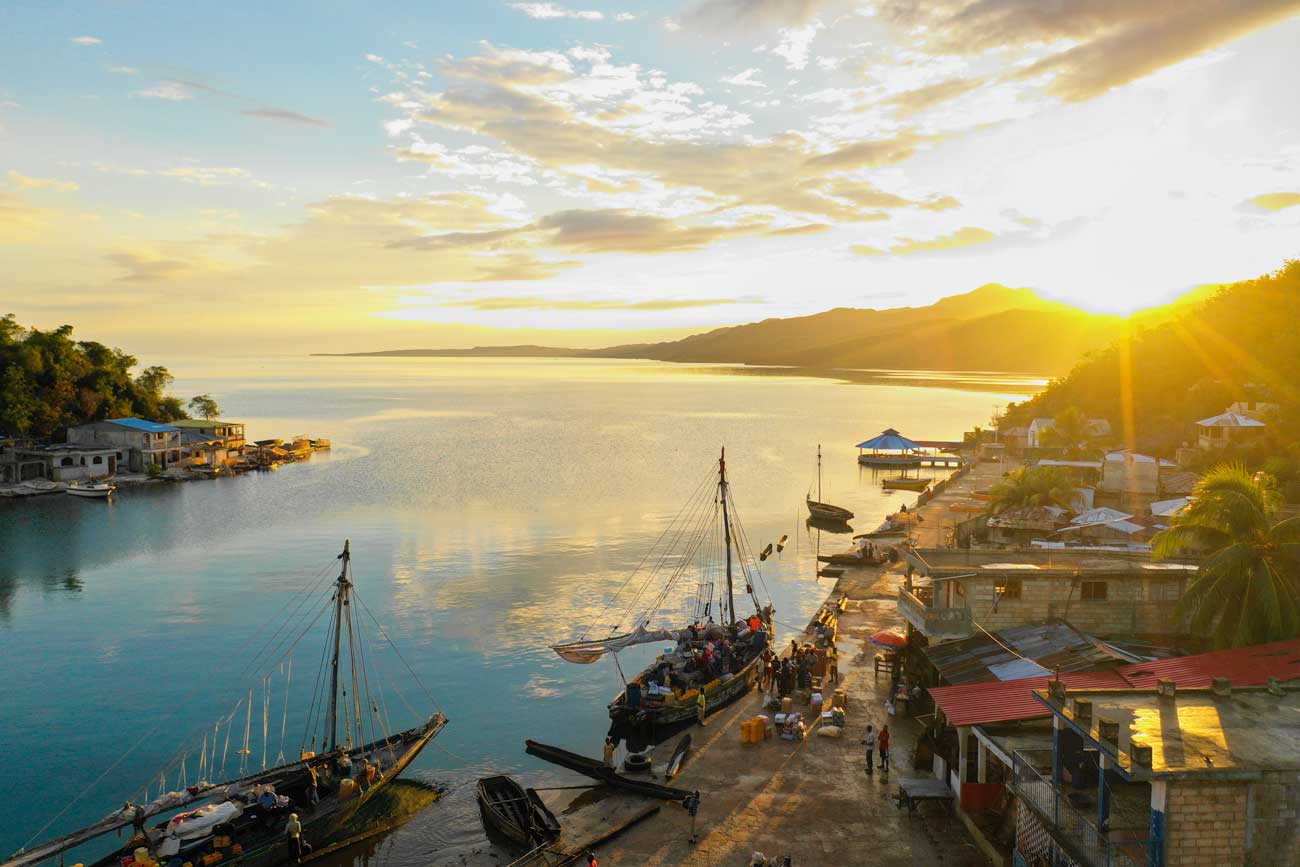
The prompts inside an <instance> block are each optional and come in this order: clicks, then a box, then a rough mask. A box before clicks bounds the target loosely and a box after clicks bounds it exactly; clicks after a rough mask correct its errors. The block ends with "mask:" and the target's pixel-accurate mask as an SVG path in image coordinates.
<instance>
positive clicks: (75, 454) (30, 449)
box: [14, 443, 117, 482]
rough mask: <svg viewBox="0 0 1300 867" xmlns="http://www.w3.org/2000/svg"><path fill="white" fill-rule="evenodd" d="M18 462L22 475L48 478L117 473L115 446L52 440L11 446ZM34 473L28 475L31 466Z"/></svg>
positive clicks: (72, 479)
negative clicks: (50, 442)
mask: <svg viewBox="0 0 1300 867" xmlns="http://www.w3.org/2000/svg"><path fill="white" fill-rule="evenodd" d="M14 451H15V456H16V459H17V461H18V463H19V464H20V465H21V466H22V467H23V468H24V469H26V471H27V472H26V474H25V476H24V478H22V479H15V480H14V481H30V480H31V479H34V478H35V479H46V480H47V481H51V482H75V481H79V480H81V479H98V478H105V477H107V476H115V475H117V450H116V449H114V448H111V447H107V446H95V445H76V444H72V443H56V444H54V445H40V446H26V447H19V448H16V449H15V450H14ZM33 469H35V470H36V474H35V475H32V474H31V473H32V470H33Z"/></svg>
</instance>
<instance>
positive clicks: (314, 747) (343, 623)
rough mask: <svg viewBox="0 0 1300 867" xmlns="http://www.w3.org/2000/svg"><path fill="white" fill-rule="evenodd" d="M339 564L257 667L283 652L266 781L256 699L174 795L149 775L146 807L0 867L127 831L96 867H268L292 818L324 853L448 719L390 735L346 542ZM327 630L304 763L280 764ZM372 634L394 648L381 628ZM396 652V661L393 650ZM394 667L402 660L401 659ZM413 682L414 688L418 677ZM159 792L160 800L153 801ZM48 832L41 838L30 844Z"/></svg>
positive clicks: (299, 597) (265, 688)
mask: <svg viewBox="0 0 1300 867" xmlns="http://www.w3.org/2000/svg"><path fill="white" fill-rule="evenodd" d="M336 559H337V560H339V561H341V565H340V569H339V573H338V577H337V578H336V579H335V580H334V581H332V582H330V584H329V585H328V586H329V593H328V594H327V595H326V594H322V595H321V598H322V599H323V600H324V604H312V602H311V600H312V598H313V597H314V596H316V595H317V593H318V592H319V590H320V582H321V581H323V580H324V577H325V575H324V570H322V571H321V572H319V573H317V575H318V577H317V578H316V579H314V580H313V582H311V584H310V585H309V587H307V588H304V589H303V590H300V591H299V592H298V594H295V597H294V599H293V600H291V602H296V605H295V607H294V609H293V611H292V612H291V613H290V614H289V615H288V616H287V617H286V622H285V623H284V624H281V625H280V627H279V628H278V629H276V630H275V631H274V634H273V635H272V636H271V637H270V638H269V639H267V643H266V644H265V645H264V646H263V648H262V651H260V652H259V653H258V654H257V657H255V659H256V658H260V657H261V655H262V653H263V652H265V651H266V650H267V649H268V648H272V647H274V648H277V649H279V650H281V651H282V653H281V655H280V658H279V659H274V658H272V661H271V662H270V663H269V664H268V665H267V666H266V667H265V668H264V669H263V671H264V674H263V676H262V678H261V687H262V697H261V702H260V703H261V716H262V725H261V728H262V745H261V768H260V769H259V770H253V769H252V768H251V767H250V766H251V765H253V764H254V759H253V754H254V752H255V750H254V747H255V746H256V744H255V743H253V738H252V730H253V716H254V710H253V706H254V703H255V702H256V696H255V694H254V690H252V689H250V690H249V691H248V692H247V694H246V695H244V696H241V698H240V699H239V701H238V702H237V703H236V704H235V707H234V710H232V711H231V712H230V713H228V714H226V715H224V716H222V717H220V718H219V719H218V720H217V721H216V723H215V724H213V725H212V726H210V727H209V726H205V727H204V730H203V737H202V741H201V743H197V742H196V743H194V744H192V745H191V747H190V748H189V749H187V750H186V751H185V752H182V753H181V754H179V755H178V756H177V759H176V760H175V762H174V764H173V765H172V766H171V772H172V773H174V774H175V778H174V786H173V784H172V783H170V782H169V780H168V771H167V770H164V771H163V772H162V773H161V774H156V773H155V774H151V775H150V777H149V779H150V780H151V782H148V783H146V784H145V786H144V787H143V788H142V789H141V790H139V792H140V794H142V795H143V797H142V798H141V799H140V801H139V803H132V802H127V803H126V804H125V805H124V806H122V807H121V808H119V809H116V810H114V811H113V812H111V813H109V814H108V815H107V816H105V817H104V818H103V819H101V820H99V821H98V822H95V823H94V824H91V825H88V826H86V827H84V828H81V829H79V830H76V831H72V832H70V833H67V834H64V835H62V836H60V837H56V838H54V839H51V840H48V841H46V842H44V843H41V844H39V845H36V846H32V847H31V848H27V847H26V846H25V847H24V848H23V849H21V850H19V851H18V852H16V853H14V854H13V855H12V856H10V858H9V859H8V860H5V861H3V862H0V867H35V865H37V864H40V863H42V862H45V861H49V860H51V859H54V858H59V859H60V863H62V861H63V858H62V856H63V855H64V853H66V852H69V851H70V850H72V849H75V848H78V847H80V846H83V845H86V844H89V843H92V842H93V841H95V840H97V839H98V838H101V837H103V836H104V835H107V834H110V833H113V832H119V833H120V832H121V830H122V829H124V828H132V829H133V830H134V834H133V836H132V838H131V839H130V841H129V842H128V843H127V844H126V845H125V846H119V847H115V848H114V850H113V851H112V852H110V853H109V854H107V855H104V856H103V857H101V858H99V859H98V860H96V861H91V862H89V863H90V867H119V865H124V867H151V865H167V864H172V863H175V864H181V863H186V862H188V863H190V864H193V865H195V867H199V865H212V864H215V863H216V862H218V861H220V862H221V864H222V865H227V864H239V865H241V867H270V865H274V864H279V863H282V862H286V861H290V860H292V859H293V857H294V854H295V853H293V852H291V851H290V845H291V844H290V842H289V839H288V837H287V836H286V833H285V825H286V820H288V818H289V816H290V815H291V814H296V815H297V816H298V821H299V823H300V825H301V836H302V838H305V839H306V840H308V841H317V842H319V841H321V840H324V839H326V838H328V837H329V835H330V834H332V833H333V832H335V831H337V830H338V829H339V828H340V827H341V826H342V825H343V824H344V823H345V822H347V820H348V819H350V818H351V817H352V816H353V815H355V814H356V813H357V811H358V810H360V809H361V808H362V807H363V806H365V805H366V803H368V802H369V801H370V800H371V799H372V798H374V796H375V795H376V794H377V793H378V792H380V791H381V790H383V788H384V787H385V786H387V785H388V784H389V783H391V782H392V781H393V780H395V779H396V778H397V776H398V775H399V774H401V773H402V771H403V770H405V769H406V767H407V766H408V765H409V764H410V763H411V762H412V761H413V760H414V759H415V757H416V756H418V755H419V754H420V751H421V750H423V749H424V747H425V746H427V745H428V743H429V742H430V741H431V740H433V738H435V737H436V736H437V735H438V733H439V732H440V731H441V730H442V728H443V726H445V725H446V723H447V718H446V717H445V716H444V715H443V714H442V713H441V712H440V711H435V712H434V713H432V714H431V715H430V716H429V717H428V718H427V719H425V720H424V722H422V723H421V724H419V725H417V726H415V727H413V728H408V729H406V730H404V731H396V732H393V731H391V727H390V726H389V718H388V712H387V707H386V702H385V699H384V695H383V691H382V690H381V689H376V690H374V691H372V689H371V686H372V682H373V683H374V684H375V685H376V686H377V685H378V677H377V675H376V673H375V672H371V671H369V669H368V667H367V666H366V660H367V654H368V653H369V652H370V651H369V650H367V647H366V637H365V635H364V632H363V630H362V629H361V623H360V622H358V621H359V617H358V615H357V612H356V608H357V607H361V608H362V609H363V610H364V611H366V613H367V614H369V609H366V608H365V604H364V603H363V602H361V600H360V598H359V597H358V596H357V595H356V592H355V588H354V586H353V583H352V568H351V551H350V546H349V545H348V544H347V543H344V546H343V553H341V554H339V555H338V557H337V558H336ZM287 607H288V606H286V608H287ZM370 618H371V620H374V615H373V614H370ZM322 619H325V622H326V624H327V625H326V630H327V633H326V644H325V648H324V651H323V652H321V653H319V654H313V655H316V656H319V657H320V658H321V664H320V669H319V671H318V672H317V674H316V679H315V684H316V686H315V688H314V689H313V695H312V696H311V702H310V709H309V710H308V711H307V721H306V728H305V730H304V732H303V738H302V742H301V744H300V747H299V749H298V751H297V758H296V759H294V760H292V761H285V758H284V747H285V744H284V738H285V729H286V724H287V721H288V718H289V716H288V707H289V701H290V696H289V686H290V682H291V678H292V673H293V668H292V665H293V657H292V653H293V650H294V648H295V647H296V646H297V645H298V643H299V641H301V639H302V638H304V637H305V636H306V635H307V634H308V633H309V632H310V631H311V630H312V629H313V627H315V625H316V624H317V623H318V622H320V621H321V620H322ZM294 620H297V622H298V625H299V626H302V624H303V623H304V622H306V625H305V628H301V629H299V630H298V631H297V632H296V634H295V632H285V631H284V628H285V626H287V625H288V623H289V622H290V621H294ZM374 623H375V626H376V628H377V629H378V631H379V633H380V634H381V636H382V637H383V639H384V640H385V641H388V636H387V635H386V634H385V633H384V632H383V628H382V627H381V626H379V624H378V621H377V620H374ZM388 643H389V644H390V645H391V642H388ZM393 649H394V651H396V647H394V648H393ZM397 656H398V657H399V658H400V656H401V654H400V652H398V653H397ZM403 662H404V661H403ZM286 666H287V673H286V674H285V682H284V697H283V702H284V708H283V720H282V721H281V725H280V744H279V747H278V752H277V753H276V757H275V759H274V762H275V764H274V765H273V766H270V767H268V764H269V763H270V762H271V761H272V760H271V759H270V758H269V757H270V755H271V750H272V749H275V747H274V745H272V744H271V743H270V737H271V731H272V727H271V725H270V718H271V717H270V709H271V704H272V700H273V699H272V694H271V693H272V691H271V678H272V675H273V674H274V673H275V672H276V671H277V670H279V671H281V672H285V671H286ZM408 670H409V666H408ZM411 675H412V676H413V677H414V672H413V671H411ZM417 680H418V678H417ZM178 700H182V699H181V697H178ZM240 717H242V719H240ZM241 728H242V730H243V736H242V746H240V741H239V739H236V740H235V742H234V744H233V746H234V750H232V749H231V747H232V743H231V740H232V738H231V735H232V730H234V731H236V732H237V731H238V730H239V729H241ZM195 740H196V741H198V738H197V737H196V738H195ZM128 752H129V751H128ZM232 754H233V755H232ZM123 758H125V756H123ZM194 759H197V766H196V767H193V766H192V765H191V762H192V761H193V760H194ZM120 761H121V759H119V762H120ZM115 765H116V763H115ZM228 765H237V767H233V768H231V770H233V771H234V775H233V776H230V775H228V773H227V766H228ZM191 767H193V770H194V777H193V779H192V782H191V778H190V776H189V771H190V768H191ZM123 773H126V772H123ZM155 784H156V791H157V794H156V796H155V797H153V798H152V799H150V797H149V796H150V793H151V792H153V791H155ZM83 794H84V790H83ZM68 806H69V807H70V806H71V804H69V805H68ZM66 810H67V807H65V808H64V810H63V811H61V812H59V813H57V814H55V816H54V818H52V819H51V820H49V821H48V822H47V823H46V828H48V827H49V826H50V825H52V824H53V823H54V822H56V821H57V820H58V819H59V818H60V817H61V816H62V815H63V814H64V812H66ZM150 820H154V824H153V825H149V822H150ZM44 831H45V828H42V829H41V830H40V831H38V832H37V833H36V835H33V838H35V837H36V836H39V835H40V834H41V833H43V832H44ZM28 845H30V841H29V844H28Z"/></svg>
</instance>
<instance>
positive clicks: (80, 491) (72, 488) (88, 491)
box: [64, 485, 117, 500]
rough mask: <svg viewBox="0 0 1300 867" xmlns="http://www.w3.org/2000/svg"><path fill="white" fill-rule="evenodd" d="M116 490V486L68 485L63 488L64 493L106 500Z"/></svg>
mask: <svg viewBox="0 0 1300 867" xmlns="http://www.w3.org/2000/svg"><path fill="white" fill-rule="evenodd" d="M116 490H117V488H114V487H112V486H109V487H103V488H98V487H96V488H81V487H77V486H76V485H69V486H68V487H67V488H66V489H64V493H67V494H71V495H72V496H74V497H85V498H87V499H91V500H107V499H108V498H109V497H111V496H112V495H113V492H114V491H116Z"/></svg>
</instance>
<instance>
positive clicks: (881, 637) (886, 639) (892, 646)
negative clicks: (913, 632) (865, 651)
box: [871, 629, 907, 650]
mask: <svg viewBox="0 0 1300 867" xmlns="http://www.w3.org/2000/svg"><path fill="white" fill-rule="evenodd" d="M871 643H872V644H874V645H876V646H877V647H885V648H888V649H889V650H901V649H903V648H904V647H907V636H906V635H902V634H900V633H897V632H895V631H893V630H892V629H882V630H881V631H880V632H877V633H876V634H875V635H873V636H871Z"/></svg>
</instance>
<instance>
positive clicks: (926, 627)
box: [898, 589, 972, 638]
mask: <svg viewBox="0 0 1300 867" xmlns="http://www.w3.org/2000/svg"><path fill="white" fill-rule="evenodd" d="M898 611H899V613H900V614H902V615H903V617H904V618H905V619H906V620H907V622H908V623H910V624H912V626H914V627H916V628H917V629H918V630H920V631H921V632H922V633H924V634H925V635H926V636H927V637H928V638H966V637H967V636H969V635H970V634H971V630H972V626H971V616H970V609H969V608H931V607H930V606H929V605H926V604H925V602H923V601H922V600H921V599H920V598H918V597H917V596H916V595H914V594H912V593H909V592H908V591H907V590H906V589H900V590H899V591H898Z"/></svg>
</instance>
